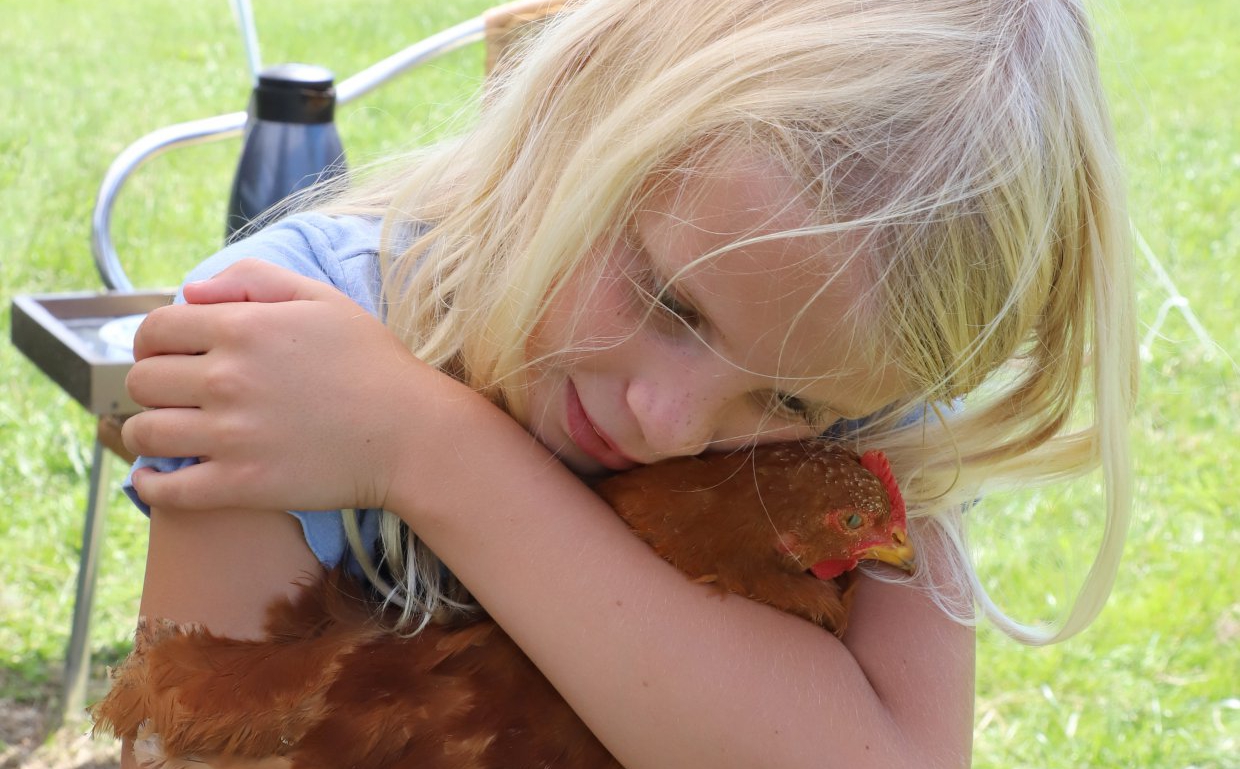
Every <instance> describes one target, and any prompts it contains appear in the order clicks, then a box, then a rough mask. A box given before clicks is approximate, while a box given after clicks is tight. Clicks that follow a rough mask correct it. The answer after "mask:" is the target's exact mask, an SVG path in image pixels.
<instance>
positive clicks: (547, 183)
mask: <svg viewBox="0 0 1240 769" xmlns="http://www.w3.org/2000/svg"><path fill="white" fill-rule="evenodd" d="M728 144H739V145H743V146H744V147H746V148H748V149H758V150H761V151H764V152H766V153H768V154H769V155H770V156H771V157H774V158H776V159H777V160H780V161H781V162H782V163H783V164H784V165H785V166H786V167H787V168H788V169H789V171H790V172H791V173H792V174H794V175H795V177H796V178H798V179H800V180H802V181H803V183H804V188H805V190H806V192H807V194H808V195H810V196H811V198H812V200H813V202H814V208H815V211H816V218H817V222H816V223H815V224H813V225H811V226H807V227H804V228H800V229H798V230H796V231H791V232H788V233H786V235H787V236H788V237H795V236H802V235H808V234H815V233H839V232H851V233H858V234H860V235H861V236H862V238H861V239H862V241H863V243H864V247H863V248H861V249H859V251H858V254H860V255H861V258H863V259H865V260H866V265H867V268H868V269H869V270H870V273H871V274H872V277H873V281H874V286H875V289H874V291H873V293H872V295H871V296H870V297H868V299H869V303H870V304H871V305H872V306H873V309H875V311H874V312H873V313H869V312H867V313H866V315H867V317H871V315H872V317H873V318H875V319H876V322H877V323H878V324H879V326H880V327H879V328H878V329H876V330H875V331H876V334H875V338H877V339H880V340H881V341H882V344H883V345H884V346H886V347H887V348H888V349H887V350H886V351H885V353H886V355H887V357H888V358H889V359H890V360H892V361H894V362H895V365H896V366H898V368H899V370H900V372H901V373H902V374H903V376H904V377H905V378H906V379H907V380H908V381H910V382H912V383H914V385H915V387H916V388H917V390H918V392H917V394H916V396H915V397H910V398H908V399H907V400H905V401H902V402H900V403H897V404H893V405H892V407H891V408H890V409H888V410H886V411H885V412H884V413H883V414H882V415H880V416H878V417H876V418H873V419H871V420H869V421H867V422H866V423H864V424H863V425H861V426H859V427H857V428H856V429H855V430H854V431H853V432H851V433H850V434H849V435H848V436H846V438H845V439H846V440H848V441H854V442H856V443H858V444H863V445H865V446H866V447H867V448H880V449H883V450H884V451H886V452H887V454H888V456H889V457H890V459H891V461H892V465H893V467H894V468H895V470H896V473H897V476H898V477H900V478H901V479H902V485H903V486H904V488H905V490H906V494H907V497H908V501H909V503H910V514H911V515H915V516H922V517H924V518H927V520H929V521H932V522H933V527H932V528H931V531H932V532H933V533H934V534H935V536H937V537H939V538H940V539H942V540H943V541H944V542H946V543H948V544H949V546H950V549H951V550H952V551H953V552H954V553H955V556H956V561H957V563H958V564H959V567H960V568H959V572H960V573H959V575H958V576H960V578H961V579H963V580H965V581H966V582H968V583H969V586H970V587H971V592H969V591H966V592H968V594H969V595H970V596H971V599H970V600H969V602H968V606H961V605H960V604H959V603H958V602H956V601H954V600H953V599H952V598H950V597H949V596H950V595H951V594H952V591H951V590H950V589H947V588H943V589H936V591H937V595H938V596H939V598H940V602H941V605H943V606H944V608H945V609H947V610H949V611H950V612H951V613H952V614H953V615H954V616H956V617H957V618H958V619H960V620H961V621H970V620H971V615H972V600H976V601H978V602H979V603H980V605H981V606H982V608H983V609H984V611H985V612H986V613H987V614H988V615H989V616H990V617H991V618H992V619H993V620H994V622H996V624H998V626H999V627H1000V628H1002V629H1003V630H1004V631H1005V632H1007V633H1009V634H1010V635H1012V636H1013V637H1015V638H1018V639H1020V640H1022V641H1024V642H1027V643H1049V642H1054V641H1058V640H1061V639H1063V638H1066V637H1068V636H1070V635H1072V634H1074V633H1076V632H1078V631H1079V630H1081V629H1082V628H1084V627H1085V626H1086V625H1088V624H1089V622H1090V621H1092V619H1093V618H1094V617H1095V616H1096V615H1097V613H1098V611H1099V610H1100V609H1101V606H1102V604H1103V602H1104V601H1105V599H1106V596H1107V595H1108V593H1109V591H1110V588H1111V585H1112V583H1113V580H1114V575H1115V570H1116V567H1117V562H1118V557H1119V552H1120V549H1121V546H1122V542H1123V539H1124V534H1125V530H1126V528H1127V522H1128V515H1129V513H1128V510H1129V506H1130V499H1129V497H1130V481H1129V473H1130V471H1129V467H1128V456H1127V438H1126V429H1127V428H1126V424H1127V420H1128V416H1129V413H1130V410H1131V405H1132V401H1133V398H1134V390H1135V350H1136V342H1135V329H1134V318H1133V308H1132V303H1133V299H1132V289H1131V285H1130V283H1131V278H1130V275H1129V253H1128V244H1127V231H1126V227H1127V225H1126V222H1127V219H1126V216H1125V211H1124V194H1123V182H1122V178H1121V175H1120V172H1119V167H1118V163H1117V161H1116V158H1115V152H1114V149H1113V141H1112V137H1111V135H1110V121H1109V118H1108V116H1107V113H1106V106H1105V100H1104V98H1103V94H1102V89H1101V86H1100V83H1099V75H1098V69H1097V63H1096V61H1095V57H1094V51H1093V43H1092V39H1091V35H1090V32H1089V29H1088V25H1087V22H1086V18H1085V14H1084V11H1083V9H1082V8H1081V7H1080V4H1079V3H1078V2H1074V0H874V1H873V2H865V3H858V2H853V0H815V1H814V2H808V1H807V0H693V2H678V1H676V0H582V1H581V2H576V3H572V2H570V3H568V4H567V5H566V8H565V10H564V11H562V12H561V13H560V14H558V15H557V16H556V17H555V18H554V19H553V20H552V22H551V23H549V24H547V25H546V26H545V28H544V29H543V30H542V31H541V32H540V33H539V34H538V35H537V37H536V38H534V39H533V40H532V42H531V43H530V44H529V46H528V48H527V49H526V50H525V51H524V52H523V55H522V58H521V61H520V63H519V64H518V65H516V66H514V67H512V68H511V69H509V70H507V71H506V72H505V73H503V74H502V75H501V76H500V77H498V78H497V79H496V80H495V81H494V82H493V83H491V84H490V85H489V91H488V93H487V95H486V99H485V104H484V107H483V115H482V118H481V119H480V120H478V121H477V124H476V125H475V126H474V127H473V128H472V130H470V131H469V132H468V133H467V134H466V135H465V136H462V137H460V138H458V139H456V140H453V141H451V142H448V143H444V144H440V145H438V146H436V147H433V148H431V149H429V150H426V151H424V152H421V153H419V154H417V155H415V156H414V157H413V158H411V159H410V162H408V163H402V164H400V165H399V167H397V166H393V167H392V168H391V169H390V170H389V171H387V172H385V173H383V174H381V175H380V176H379V177H377V178H374V179H372V180H370V181H369V182H367V183H366V184H363V185H360V186H358V187H356V188H355V189H353V190H352V191H350V192H348V193H346V194H345V195H344V196H343V197H341V198H339V199H337V200H335V201H334V202H333V203H331V204H330V206H328V210H329V211H331V212H335V213H341V214H346V213H347V214H363V215H370V216H382V217H384V221H385V226H384V237H383V240H384V243H385V246H384V260H383V270H384V285H385V295H384V300H385V307H384V309H385V312H386V319H387V323H388V324H389V325H390V327H391V328H392V329H393V330H394V331H395V332H396V333H397V334H398V335H399V336H400V337H401V338H402V339H403V340H404V341H405V342H406V343H407V344H408V345H409V347H410V348H411V349H412V350H413V351H414V352H415V353H416V354H417V355H418V356H419V357H421V358H422V359H423V360H426V361H428V362H430V363H432V364H433V365H436V366H439V367H441V368H443V369H444V370H446V371H448V372H450V373H452V374H453V375H455V376H457V377H459V378H460V379H462V380H463V381H465V382H467V383H468V384H470V385H471V386H473V387H475V388H477V389H478V390H479V391H480V392H482V393H484V394H485V395H487V397H489V398H491V399H492V400H493V401H495V402H496V403H499V404H501V405H503V406H504V407H505V408H507V409H508V410H509V411H510V412H511V413H512V414H513V415H514V416H516V417H518V418H522V417H523V416H524V409H525V404H524V398H523V394H522V393H523V385H524V384H525V382H524V380H523V374H524V371H525V368H526V366H527V364H528V361H527V360H525V342H526V340H527V338H528V337H529V335H530V332H531V329H532V328H533V327H534V325H535V324H536V323H537V321H538V319H539V314H540V312H541V311H542V310H543V308H544V307H545V304H546V300H547V298H548V296H549V295H550V294H552V293H553V292H554V290H555V288H556V286H557V285H558V284H559V283H560V281H561V279H562V278H563V277H564V276H565V275H567V274H569V273H571V272H572V271H573V270H574V269H575V267H576V266H577V265H578V264H579V263H580V262H581V260H582V259H583V258H584V257H585V255H586V254H587V253H589V251H590V249H591V246H592V244H594V243H596V242H597V241H598V239H599V238H602V237H608V236H610V235H614V234H615V232H616V230H617V228H618V227H619V226H621V225H620V223H622V222H625V221H627V220H628V219H629V218H630V217H631V216H632V215H633V212H634V211H635V209H636V208H637V207H638V206H639V205H640V203H641V201H642V198H643V194H644V190H646V189H647V188H648V186H649V182H650V180H651V179H652V178H656V177H659V176H662V175H666V174H668V173H670V172H672V171H675V170H677V169H687V168H689V167H690V166H692V164H694V163H698V162H700V158H701V157H702V154H701V152H700V151H691V150H695V149H696V150H700V149H701V148H704V147H717V146H721V145H728ZM410 222H421V223H425V225H424V229H422V230H420V231H418V232H417V233H416V234H414V235H410V234H409V230H408V226H409V223H410ZM393 244H399V245H398V246H397V245H393ZM964 396H968V400H967V407H964V408H962V409H959V410H953V411H952V413H950V414H948V413H944V411H945V408H944V407H943V406H941V405H940V406H932V407H931V408H929V409H928V410H924V411H925V414H924V416H923V417H922V418H920V419H918V418H915V416H913V415H915V413H916V411H917V409H918V408H919V404H924V403H930V404H946V403H951V402H952V401H953V400H955V399H958V398H962V397H964ZM1085 403H1087V404H1088V405H1089V406H1091V407H1092V410H1091V413H1090V414H1089V416H1090V419H1089V420H1088V424H1085V425H1084V426H1077V425H1074V424H1073V423H1072V420H1073V418H1074V416H1075V415H1077V414H1079V413H1080V412H1081V410H1082V404H1085ZM1099 463H1100V464H1101V466H1102V468H1103V477H1104V485H1105V488H1106V492H1107V501H1106V505H1107V525H1106V530H1105V533H1104V537H1103V541H1102V545H1101V548H1100V550H1099V553H1098V556H1097V559H1096V561H1095V563H1094V565H1093V568H1092V570H1091V571H1090V573H1089V575H1088V577H1087V579H1086V581H1085V584H1084V587H1083V588H1082V590H1081V592H1080V595H1079V596H1078V598H1077V600H1076V602H1075V605H1074V606H1073V608H1072V609H1071V610H1070V612H1069V613H1068V614H1067V616H1066V618H1065V619H1064V620H1063V621H1062V623H1061V624H1060V625H1059V626H1057V627H1054V628H1042V627H1028V626H1024V625H1021V624H1019V623H1017V622H1015V621H1013V620H1012V619H1010V618H1008V617H1007V616H1006V615H1004V614H1003V613H1002V612H1001V611H1000V610H999V609H998V608H997V607H995V606H994V604H993V603H992V602H991V601H990V599H989V598H988V596H987V595H986V592H985V591H984V590H983V589H982V588H981V586H980V584H978V583H977V579H976V577H975V576H974V572H973V569H972V568H971V567H970V566H969V558H968V553H967V551H966V549H965V539H964V533H963V530H962V523H961V521H962V520H963V518H965V517H967V515H965V516H962V515H961V514H960V511H961V509H962V507H963V506H964V505H967V504H968V503H969V502H970V501H971V500H974V499H976V498H977V497H978V496H979V495H980V494H982V493H983V492H985V491H986V490H988V489H991V488H996V487H1002V486H1007V485H1025V484H1030V483H1042V482H1050V481H1057V480H1061V479H1063V478H1066V477H1070V476H1074V475H1079V474H1081V473H1084V472H1086V471H1088V470H1091V469H1093V468H1095V467H1096V466H1097V465H1098V464H1099ZM382 528H383V540H384V543H385V553H386V560H387V564H388V567H389V568H390V569H391V570H392V573H393V575H394V577H395V578H396V580H397V581H400V582H405V583H407V584H408V586H409V587H408V593H409V598H410V599H411V600H408V601H407V606H406V616H405V619H406V620H407V621H421V622H423V623H424V622H425V621H427V619H428V618H429V616H430V615H431V614H433V613H435V612H439V611H456V610H461V609H463V608H464V607H466V606H467V605H468V595H467V594H466V593H465V592H464V590H463V589H462V588H461V587H460V585H459V584H456V583H455V581H454V579H453V578H452V577H451V576H450V575H449V574H447V573H446V570H444V569H443V568H442V566H441V565H440V564H439V562H438V560H437V559H435V558H434V555H433V554H432V553H430V552H429V551H428V550H426V549H425V548H424V547H423V546H422V545H421V543H419V542H418V541H417V539H416V538H415V537H413V536H412V535H411V534H409V533H408V532H404V531H402V530H401V528H400V526H399V522H398V521H397V520H396V519H395V517H394V516H386V520H385V523H384V525H383V527H382ZM355 533H356V532H354V534H355ZM352 539H353V541H354V543H355V545H356V542H357V537H356V536H354V537H353V538H352ZM369 571H370V572H371V574H372V578H374V579H378V574H377V573H376V570H375V569H374V568H373V566H372V567H370V568H369ZM958 594H959V593H957V595H958Z"/></svg>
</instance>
